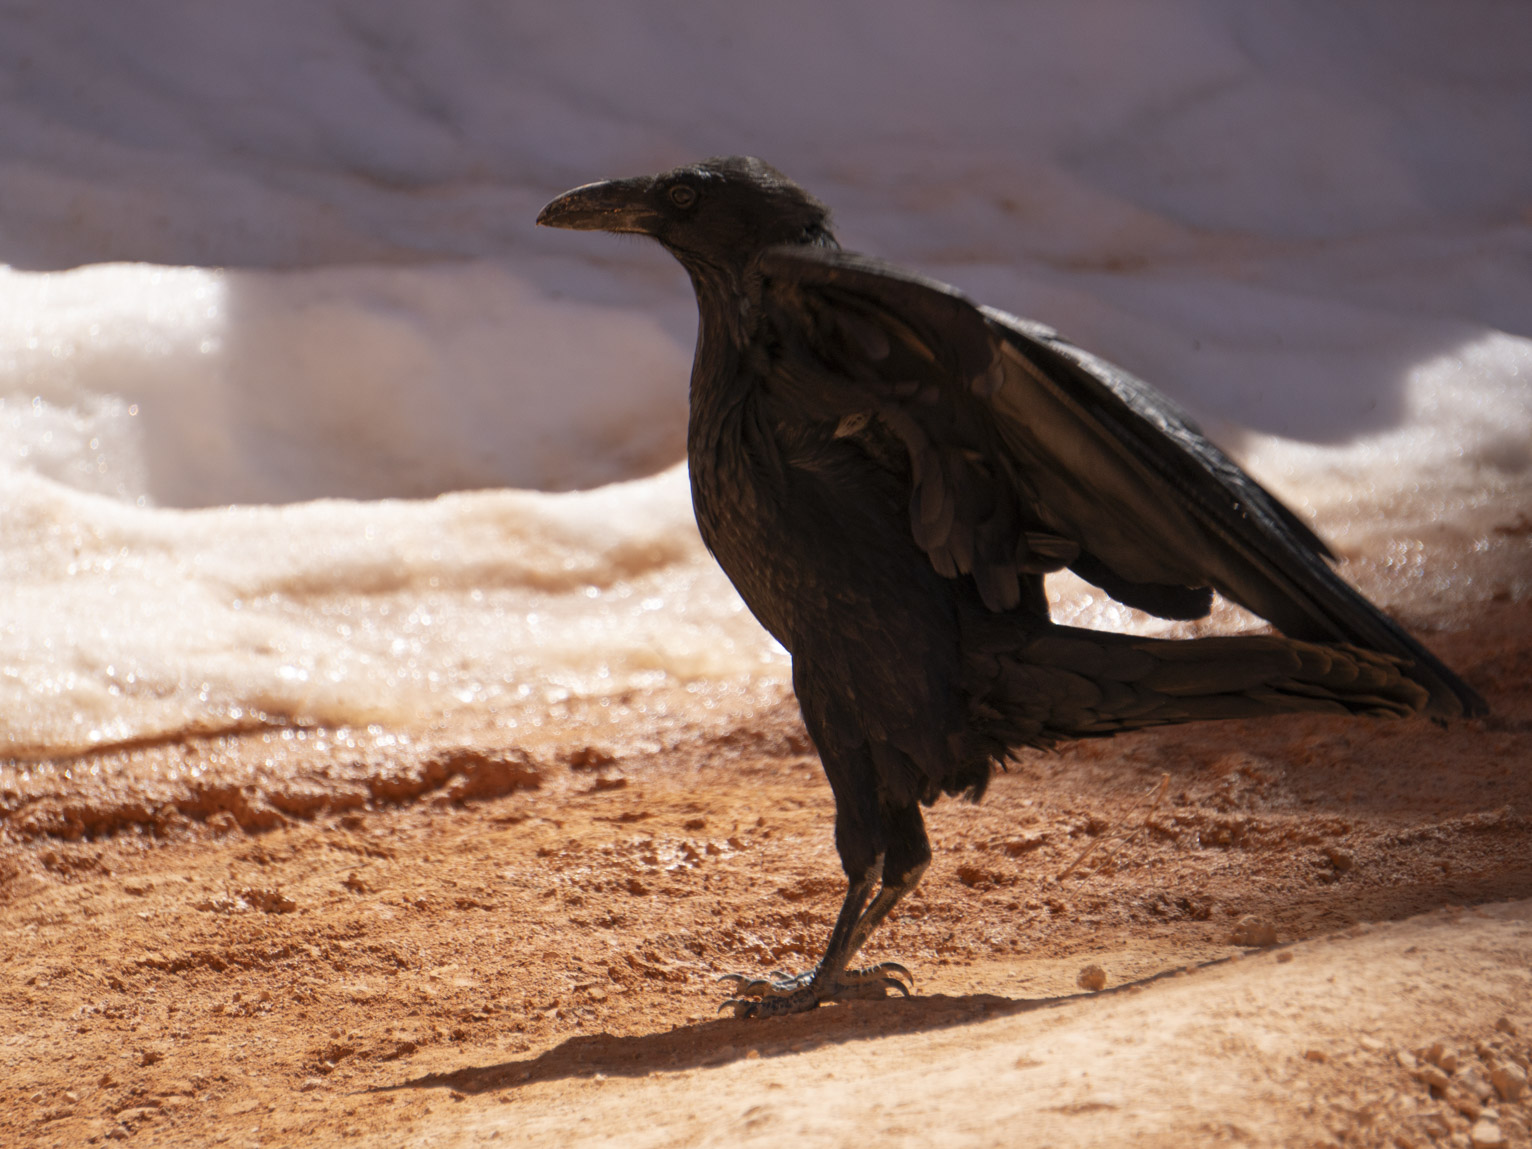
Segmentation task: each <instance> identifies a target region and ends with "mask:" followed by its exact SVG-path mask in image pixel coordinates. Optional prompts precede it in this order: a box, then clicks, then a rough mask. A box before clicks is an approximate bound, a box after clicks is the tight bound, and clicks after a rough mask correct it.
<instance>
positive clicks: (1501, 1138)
mask: <svg viewBox="0 0 1532 1149" xmlns="http://www.w3.org/2000/svg"><path fill="white" fill-rule="evenodd" d="M1468 1139H1469V1141H1471V1142H1472V1143H1473V1147H1474V1149H1500V1147H1501V1146H1502V1145H1504V1144H1505V1134H1504V1133H1502V1132H1500V1123H1499V1122H1497V1121H1486V1120H1482V1119H1481V1120H1479V1121H1475V1122H1474V1127H1473V1129H1472V1131H1471V1132H1470V1133H1469V1134H1468Z"/></svg>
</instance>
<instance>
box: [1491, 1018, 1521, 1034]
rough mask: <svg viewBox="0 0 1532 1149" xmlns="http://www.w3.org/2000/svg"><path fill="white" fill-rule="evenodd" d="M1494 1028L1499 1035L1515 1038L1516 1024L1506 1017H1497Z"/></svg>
mask: <svg viewBox="0 0 1532 1149" xmlns="http://www.w3.org/2000/svg"><path fill="white" fill-rule="evenodd" d="M1495 1028H1496V1029H1498V1030H1499V1031H1500V1032H1501V1033H1505V1034H1509V1035H1510V1036H1511V1037H1515V1036H1516V1023H1515V1022H1513V1021H1512V1020H1511V1019H1510V1018H1508V1017H1497V1018H1496V1019H1495Z"/></svg>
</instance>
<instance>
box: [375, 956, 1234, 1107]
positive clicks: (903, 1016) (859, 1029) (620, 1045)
mask: <svg viewBox="0 0 1532 1149" xmlns="http://www.w3.org/2000/svg"><path fill="white" fill-rule="evenodd" d="M1228 960H1229V959H1227V958H1219V959H1215V960H1213V961H1209V962H1203V963H1200V964H1199V965H1198V966H1196V967H1195V968H1204V967H1208V966H1215V965H1222V964H1224V963H1225V962H1227V961H1228ZM1184 968H1186V967H1178V968H1176V969H1169V970H1164V971H1162V972H1160V973H1156V974H1152V975H1150V976H1148V977H1144V978H1140V979H1138V980H1137V981H1131V982H1124V983H1122V984H1121V985H1117V986H1113V987H1112V988H1110V989H1106V990H1101V991H1098V992H1095V993H1080V994H1065V995H1062V996H1059V997H1043V998H1009V997H1001V996H998V995H996V994H988V993H975V994H963V995H957V996H949V995H947V994H932V995H931V996H928V997H927V996H916V997H909V998H893V999H890V1000H886V1001H862V1002H850V1003H847V1004H845V1005H837V1006H830V1007H827V1008H823V1009H817V1010H814V1011H812V1012H810V1013H802V1014H797V1015H793V1016H789V1017H779V1018H769V1019H761V1020H756V1019H751V1020H739V1019H735V1018H725V1019H721V1020H718V1021H704V1022H697V1023H695V1024H692V1025H682V1026H677V1027H675V1028H674V1029H671V1030H668V1031H666V1032H664V1033H644V1034H635V1035H632V1036H628V1037H618V1036H614V1035H612V1034H592V1035H590V1036H580V1037H571V1038H569V1039H568V1040H567V1041H564V1042H561V1043H560V1044H559V1045H556V1046H554V1047H553V1048H552V1049H550V1050H547V1051H546V1052H544V1053H542V1054H539V1055H538V1056H536V1057H532V1058H528V1059H525V1060H520V1061H502V1062H499V1063H497V1064H494V1065H466V1066H463V1067H462V1068H460V1069H454V1070H451V1071H450V1072H447V1073H427V1074H424V1075H422V1076H420V1077H414V1078H411V1079H409V1080H408V1081H401V1082H398V1083H396V1084H394V1085H381V1086H376V1087H374V1088H372V1089H369V1090H367V1092H369V1093H393V1092H397V1091H399V1090H404V1089H449V1090H453V1091H455V1092H457V1093H460V1094H479V1093H493V1092H497V1091H500V1090H510V1089H517V1088H520V1087H521V1086H524V1085H534V1084H536V1083H538V1082H542V1081H558V1080H563V1079H567V1078H577V1077H584V1078H593V1077H596V1076H598V1075H599V1076H602V1077H647V1076H650V1075H651V1074H658V1073H681V1072H684V1071H686V1070H689V1069H712V1068H716V1067H718V1066H722V1065H728V1064H729V1063H731V1062H735V1061H743V1060H746V1059H751V1058H760V1059H762V1060H766V1059H771V1058H777V1057H789V1056H792V1055H793V1054H798V1053H807V1052H809V1051H810V1050H812V1049H820V1048H823V1047H824V1046H827V1045H844V1044H847V1043H849V1042H853V1041H866V1040H870V1039H874V1038H881V1037H897V1036H902V1035H905V1034H911V1033H926V1032H930V1031H933V1030H939V1029H952V1028H955V1027H958V1026H963V1025H972V1024H974V1023H976V1022H981V1021H988V1020H991V1019H993V1018H999V1017H1009V1016H1012V1015H1014V1014H1019V1013H1031V1012H1034V1011H1036V1010H1042V1009H1052V1008H1057V1007H1060V1006H1067V1005H1072V1004H1077V1003H1079V1002H1080V1001H1081V1000H1082V999H1086V998H1110V997H1113V996H1116V995H1119V994H1126V993H1133V992H1136V991H1137V990H1138V989H1140V988H1141V987H1143V986H1146V985H1148V984H1150V983H1152V982H1156V981H1160V980H1162V979H1164V978H1168V977H1175V976H1177V975H1179V974H1181V973H1182V972H1183V970H1184Z"/></svg>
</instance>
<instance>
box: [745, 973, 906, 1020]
mask: <svg viewBox="0 0 1532 1149" xmlns="http://www.w3.org/2000/svg"><path fill="white" fill-rule="evenodd" d="M718 981H720V982H731V983H732V988H733V996H731V997H730V998H729V999H728V1000H727V1001H725V1002H723V1004H722V1005H720V1006H719V1007H718V1010H719V1012H720V1013H722V1012H724V1011H725V1010H730V1009H732V1010H733V1011H734V1016H735V1017H775V1016H778V1015H779V1014H784V1013H801V1012H804V1011H806V1010H810V1009H814V1008H815V1007H816V1006H818V1005H820V1004H821V1003H823V1002H827V1001H866V1000H870V999H877V998H883V997H887V996H888V995H889V994H890V993H894V992H897V993H898V994H899V995H900V996H902V997H909V996H910V995H911V994H912V993H914V991H915V976H914V975H913V974H912V973H910V971H909V970H908V969H906V968H905V967H904V966H902V965H900V964H899V963H898V962H893V961H886V962H880V963H879V964H878V965H874V966H868V967H866V968H864V969H848V970H842V971H841V972H840V973H839V974H838V975H836V976H835V977H822V976H821V975H820V973H819V971H818V970H809V971H807V972H805V973H800V974H798V975H797V976H789V975H787V974H785V973H783V972H782V971H781V970H773V971H772V973H771V975H770V977H767V978H759V977H750V976H749V975H747V974H742V973H726V974H724V975H722V976H721V977H719V978H718ZM752 999H753V1000H752Z"/></svg>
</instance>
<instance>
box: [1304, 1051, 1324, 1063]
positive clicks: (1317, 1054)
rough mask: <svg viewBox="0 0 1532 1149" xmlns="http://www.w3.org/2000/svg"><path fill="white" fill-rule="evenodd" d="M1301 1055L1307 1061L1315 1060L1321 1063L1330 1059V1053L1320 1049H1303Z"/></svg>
mask: <svg viewBox="0 0 1532 1149" xmlns="http://www.w3.org/2000/svg"><path fill="white" fill-rule="evenodd" d="M1303 1056H1304V1057H1305V1058H1306V1059H1307V1060H1309V1061H1317V1062H1319V1063H1320V1064H1321V1065H1323V1064H1324V1063H1325V1062H1327V1061H1329V1060H1330V1055H1329V1054H1328V1053H1326V1052H1325V1051H1324V1050H1322V1049H1305V1050H1304V1051H1303Z"/></svg>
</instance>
